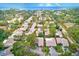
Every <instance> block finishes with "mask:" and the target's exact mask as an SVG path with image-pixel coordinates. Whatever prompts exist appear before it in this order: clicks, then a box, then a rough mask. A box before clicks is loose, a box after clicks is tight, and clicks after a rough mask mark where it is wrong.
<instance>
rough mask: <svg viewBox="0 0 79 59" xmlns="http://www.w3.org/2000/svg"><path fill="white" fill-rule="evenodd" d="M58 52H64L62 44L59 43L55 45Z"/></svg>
mask: <svg viewBox="0 0 79 59" xmlns="http://www.w3.org/2000/svg"><path fill="white" fill-rule="evenodd" d="M54 48H55V49H56V51H57V52H59V53H63V49H62V45H60V44H58V45H57V46H55V47H54Z"/></svg>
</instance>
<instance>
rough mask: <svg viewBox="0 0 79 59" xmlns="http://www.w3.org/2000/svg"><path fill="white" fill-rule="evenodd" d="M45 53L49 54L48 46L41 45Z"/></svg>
mask: <svg viewBox="0 0 79 59" xmlns="http://www.w3.org/2000/svg"><path fill="white" fill-rule="evenodd" d="M42 51H43V52H44V53H45V54H46V55H48V54H49V48H48V47H46V46H45V47H43V50H42Z"/></svg>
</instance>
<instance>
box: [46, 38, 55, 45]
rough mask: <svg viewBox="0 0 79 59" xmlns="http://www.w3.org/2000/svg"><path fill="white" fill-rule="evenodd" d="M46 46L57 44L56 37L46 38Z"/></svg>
mask: <svg viewBox="0 0 79 59" xmlns="http://www.w3.org/2000/svg"><path fill="white" fill-rule="evenodd" d="M45 40H46V46H56V42H55V38H46V39H45Z"/></svg>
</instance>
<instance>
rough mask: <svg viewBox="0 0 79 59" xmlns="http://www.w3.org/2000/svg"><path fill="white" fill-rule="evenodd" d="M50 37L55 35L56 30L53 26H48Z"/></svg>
mask: <svg viewBox="0 0 79 59" xmlns="http://www.w3.org/2000/svg"><path fill="white" fill-rule="evenodd" d="M49 31H50V37H54V36H55V33H56V28H55V25H54V24H50V25H49Z"/></svg>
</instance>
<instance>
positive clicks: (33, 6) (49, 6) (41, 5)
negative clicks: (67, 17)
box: [0, 3, 79, 10]
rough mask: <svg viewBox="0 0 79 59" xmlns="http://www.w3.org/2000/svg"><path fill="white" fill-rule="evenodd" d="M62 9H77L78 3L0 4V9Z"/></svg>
mask: <svg viewBox="0 0 79 59" xmlns="http://www.w3.org/2000/svg"><path fill="white" fill-rule="evenodd" d="M8 8H15V9H27V10H32V9H35V10H37V9H63V8H79V3H0V9H8Z"/></svg>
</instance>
